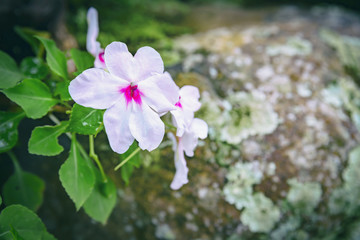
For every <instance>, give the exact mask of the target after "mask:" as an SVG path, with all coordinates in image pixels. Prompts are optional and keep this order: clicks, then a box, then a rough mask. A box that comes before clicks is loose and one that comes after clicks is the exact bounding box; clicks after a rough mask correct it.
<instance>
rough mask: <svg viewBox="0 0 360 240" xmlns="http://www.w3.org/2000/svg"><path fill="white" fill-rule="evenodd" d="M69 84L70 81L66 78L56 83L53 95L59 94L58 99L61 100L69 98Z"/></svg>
mask: <svg viewBox="0 0 360 240" xmlns="http://www.w3.org/2000/svg"><path fill="white" fill-rule="evenodd" d="M69 84H70V82H69V81H68V80H65V81H62V82H58V83H56V88H55V91H54V95H55V96H60V99H61V100H62V101H69V100H71V96H70V93H69Z"/></svg>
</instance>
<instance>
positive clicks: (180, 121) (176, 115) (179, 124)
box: [170, 108, 194, 137]
mask: <svg viewBox="0 0 360 240" xmlns="http://www.w3.org/2000/svg"><path fill="white" fill-rule="evenodd" d="M170 113H171V115H172V122H173V124H174V126H175V127H176V128H177V129H176V136H178V137H181V136H182V135H183V134H184V132H185V130H186V129H187V128H188V127H187V126H188V125H187V120H186V119H185V113H184V111H183V110H182V109H181V108H177V109H176V110H173V111H171V112H170ZM190 114H191V112H190ZM186 115H187V116H188V114H186ZM192 118H194V114H193V113H192ZM191 120H192V119H191ZM190 122H191V121H190Z"/></svg>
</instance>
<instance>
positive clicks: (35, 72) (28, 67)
mask: <svg viewBox="0 0 360 240" xmlns="http://www.w3.org/2000/svg"><path fill="white" fill-rule="evenodd" d="M20 70H21V72H22V73H23V74H24V75H25V76H26V77H28V78H37V79H43V78H45V77H46V75H47V74H48V73H49V69H48V67H47V66H46V65H45V63H44V62H43V60H42V59H41V58H36V57H26V58H24V59H23V60H22V61H21V64H20Z"/></svg>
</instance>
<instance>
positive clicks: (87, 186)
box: [59, 134, 95, 210]
mask: <svg viewBox="0 0 360 240" xmlns="http://www.w3.org/2000/svg"><path fill="white" fill-rule="evenodd" d="M59 176H60V181H61V183H62V185H63V187H64V188H65V190H66V192H67V194H68V195H69V197H70V198H71V199H72V200H73V202H74V203H75V206H76V209H77V210H79V209H80V207H81V206H82V205H83V204H84V202H85V201H86V199H87V198H88V197H89V196H90V194H91V192H92V191H93V189H94V184H95V176H94V172H93V170H92V169H91V168H90V167H89V165H88V163H87V162H86V159H84V157H83V156H81V153H80V150H79V147H78V145H77V141H76V137H75V134H73V135H72V141H71V149H70V154H69V157H68V159H67V160H66V161H65V163H64V164H63V165H62V166H61V168H60V170H59Z"/></svg>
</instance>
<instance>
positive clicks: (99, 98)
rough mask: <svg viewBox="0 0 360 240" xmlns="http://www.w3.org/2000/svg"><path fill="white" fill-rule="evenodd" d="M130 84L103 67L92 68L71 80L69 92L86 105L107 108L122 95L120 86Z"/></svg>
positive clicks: (79, 102)
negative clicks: (119, 90)
mask: <svg viewBox="0 0 360 240" xmlns="http://www.w3.org/2000/svg"><path fill="white" fill-rule="evenodd" d="M128 84H129V83H128V82H126V81H124V80H122V79H120V78H116V77H113V76H111V75H110V74H109V73H108V72H106V71H104V70H102V69H98V68H91V69H87V70H85V71H84V72H83V73H81V74H80V75H79V76H77V77H76V78H75V79H74V80H72V81H71V82H70V86H69V93H70V95H71V97H72V98H73V99H74V101H75V102H76V103H78V104H80V105H82V106H84V107H91V108H95V109H106V108H109V107H111V106H112V105H113V104H114V103H115V102H116V101H117V100H119V98H120V97H121V94H120V93H119V92H118V89H119V87H122V86H126V85H128Z"/></svg>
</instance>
